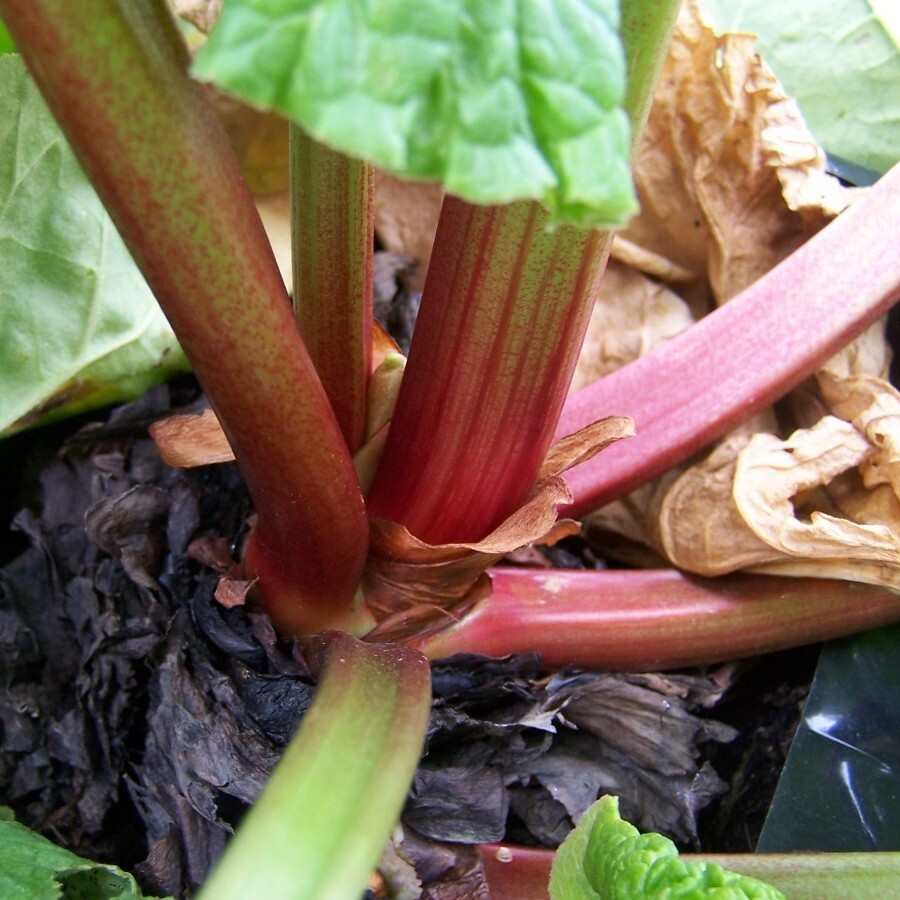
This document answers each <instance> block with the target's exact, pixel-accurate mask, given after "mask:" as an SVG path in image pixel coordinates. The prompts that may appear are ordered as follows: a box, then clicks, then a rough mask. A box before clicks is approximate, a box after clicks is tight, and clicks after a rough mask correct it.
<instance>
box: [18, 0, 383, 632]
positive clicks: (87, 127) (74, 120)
mask: <svg viewBox="0 0 900 900" xmlns="http://www.w3.org/2000/svg"><path fill="white" fill-rule="evenodd" d="M0 14H2V16H3V19H4V21H5V23H6V25H7V27H8V28H9V30H10V33H11V34H12V35H13V38H14V39H15V41H16V44H17V45H18V47H19V49H20V50H21V52H22V55H23V57H24V58H25V62H26V63H27V65H28V67H29V69H30V70H31V72H32V73H33V75H34V77H35V80H36V81H37V83H38V85H39V87H40V89H41V91H42V93H43V94H44V96H45V98H46V99H47V102H48V104H49V106H50V108H51V110H52V112H53V114H54V115H55V116H56V118H57V120H58V121H59V123H60V125H61V127H62V130H63V132H64V133H65V134H66V136H67V138H68V139H69V141H70V143H71V144H72V147H73V149H74V151H75V153H76V155H77V157H78V159H79V161H80V162H81V164H82V166H83V167H84V168H85V170H86V172H87V174H88V176H89V178H90V179H91V181H92V183H93V185H94V187H95V188H96V190H97V193H98V194H99V195H100V197H101V199H102V200H103V202H104V204H105V206H106V207H107V209H108V210H109V212H110V214H111V215H112V217H113V220H114V221H115V223H116V226H117V228H118V229H119V231H120V232H121V234H122V236H123V238H124V240H125V242H126V244H127V245H128V247H129V249H130V251H131V253H132V255H133V256H134V258H135V260H136V262H137V263H138V266H139V267H140V269H141V271H142V272H143V274H144V276H145V278H146V279H147V282H148V284H149V285H150V286H151V288H152V290H153V292H154V294H155V295H156V297H157V299H158V300H159V302H160V305H161V306H162V307H163V310H164V312H165V314H166V316H167V317H168V319H169V321H170V322H171V323H172V326H173V328H174V330H175V333H176V335H177V336H178V339H179V341H180V342H181V345H182V346H183V348H184V350H185V353H186V355H187V356H188V358H189V360H190V362H191V364H192V366H193V368H194V371H195V372H196V374H197V376H198V378H199V379H200V382H201V384H202V385H203V387H204V388H205V390H206V392H207V394H208V396H209V397H210V400H211V402H212V404H213V406H214V408H215V410H216V413H217V414H218V416H219V419H220V421H221V422H222V424H223V427H224V429H225V432H226V434H227V435H228V439H229V441H230V443H231V445H232V447H233V449H234V451H235V455H236V457H237V459H238V462H239V463H240V466H241V469H242V471H243V473H244V475H245V477H246V480H247V484H248V486H249V488H250V492H251V494H252V496H253V501H254V504H255V506H256V510H257V513H258V516H259V522H258V526H257V528H256V530H255V532H254V534H253V537H252V539H251V542H250V544H249V547H248V553H247V560H248V564H249V566H250V567H252V568H253V569H254V570H256V571H257V572H258V573H259V575H260V581H261V587H262V588H263V592H264V595H265V599H266V601H267V603H268V607H269V611H270V612H271V613H272V616H273V618H274V619H275V621H276V622H277V623H278V624H279V625H281V626H282V627H289V628H291V629H294V630H313V629H317V628H322V627H326V626H327V625H329V624H331V623H335V622H342V621H346V617H347V615H348V608H349V605H350V603H351V601H352V598H353V596H354V592H355V590H356V587H357V585H358V582H359V573H360V571H361V569H362V565H363V561H364V557H365V553H366V547H367V528H366V520H365V511H364V507H363V501H362V496H361V493H360V490H359V486H358V483H357V481H356V477H355V474H354V472H353V468H352V464H351V461H350V455H349V453H348V451H347V447H346V445H345V443H344V441H343V438H342V437H341V433H340V429H339V428H338V425H337V422H336V421H335V418H334V415H333V413H332V412H331V409H330V407H329V404H328V399H327V397H326V396H325V393H324V391H323V389H322V386H321V383H320V382H319V379H318V377H317V376H316V373H315V370H314V368H313V365H312V362H311V361H310V359H309V355H308V353H307V352H306V350H305V348H304V345H303V341H302V339H301V338H300V335H299V332H298V329H297V326H296V323H295V322H294V319H293V316H292V314H291V309H290V302H289V299H288V297H287V294H286V292H285V290H284V286H283V284H282V281H281V277H280V275H279V272H278V268H277V266H276V264H275V260H274V257H273V255H272V252H271V249H270V247H269V244H268V240H267V238H266V236H265V232H264V231H263V228H262V224H261V222H260V220H259V216H258V215H257V213H256V210H255V208H254V205H253V202H252V199H251V198H250V196H249V194H248V192H247V190H246V188H245V186H244V184H243V181H242V179H241V176H240V171H239V167H238V164H237V162H236V160H235V159H234V156H233V154H232V153H231V150H230V149H229V147H228V144H227V141H226V139H225V136H224V133H223V131H222V129H221V128H220V126H219V124H218V122H217V120H216V118H215V115H214V113H213V111H212V109H211V107H210V106H209V104H208V101H207V100H206V97H205V94H204V92H203V91H202V89H201V88H200V86H198V85H196V84H194V83H193V82H192V81H191V80H190V79H189V78H188V77H187V75H186V74H185V66H186V65H187V53H186V50H185V48H184V46H183V43H182V42H181V39H180V37H179V35H178V31H177V28H176V26H175V24H174V22H173V20H172V19H171V16H170V14H169V12H168V10H167V8H166V5H165V3H164V0H0ZM273 434H277V438H275V437H273Z"/></svg>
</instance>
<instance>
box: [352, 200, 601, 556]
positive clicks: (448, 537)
mask: <svg viewBox="0 0 900 900" xmlns="http://www.w3.org/2000/svg"><path fill="white" fill-rule="evenodd" d="M547 226H548V219H547V215H546V213H544V212H543V211H542V210H541V208H540V207H539V206H538V205H537V204H536V203H532V202H520V203H514V204H511V205H509V206H473V205H472V204H470V203H466V202H465V201H463V200H459V199H457V198H453V197H448V198H447V199H446V200H445V201H444V206H443V209H442V211H441V217H440V221H439V224H438V231H437V235H436V237H435V248H436V250H437V253H436V255H432V257H431V263H430V266H429V269H428V276H427V280H426V284H425V291H424V294H423V299H422V307H421V310H420V312H419V318H418V319H417V321H416V330H415V335H414V337H413V341H412V346H411V347H410V354H409V361H408V363H407V366H406V373H405V374H404V376H403V383H402V385H401V388H400V396H399V398H398V401H397V407H396V410H395V412H394V417H393V419H392V420H391V428H390V431H389V433H388V440H387V445H386V447H385V452H384V456H383V458H382V461H381V465H380V468H379V470H378V474H377V475H376V478H375V483H374V485H373V486H372V490H371V492H370V494H369V497H368V502H369V508H370V510H371V512H372V513H373V514H374V515H377V516H379V517H381V518H384V519H390V520H392V521H395V522H399V523H400V524H402V525H405V526H406V528H407V529H408V530H409V531H411V532H412V533H413V534H414V535H415V536H416V537H418V538H420V539H421V540H424V541H425V542H427V543H431V544H440V543H449V542H451V541H468V540H478V539H480V538H483V537H484V536H485V534H487V533H488V532H489V531H491V530H492V529H493V527H494V526H495V525H497V524H499V522H501V521H502V520H503V519H505V518H506V517H507V516H508V515H509V514H510V513H511V512H512V511H513V510H514V509H516V508H517V507H518V506H519V505H520V504H521V503H522V501H523V500H524V498H525V495H526V494H527V493H528V491H529V490H530V488H531V487H532V485H533V484H534V479H535V476H536V474H537V471H538V469H539V468H540V465H541V463H542V462H543V459H544V456H545V455H546V452H547V449H548V447H549V445H550V440H551V438H552V437H553V431H554V423H555V422H556V421H557V418H558V416H559V413H560V411H561V409H562V404H563V402H564V398H565V392H566V390H567V387H568V384H569V382H570V381H571V376H572V371H573V368H574V365H575V363H576V361H577V356H578V348H579V347H580V346H581V341H582V338H583V335H584V330H585V328H586V327H587V320H588V317H589V314H590V309H591V306H592V304H593V299H594V297H595V295H596V291H597V287H598V284H599V280H600V278H601V276H602V274H603V269H604V267H605V265H606V258H607V254H608V250H609V235H608V233H605V232H604V233H601V232H597V231H587V230H584V229H576V228H574V227H572V226H568V227H561V228H559V229H558V230H556V231H555V232H550V231H548V229H547Z"/></svg>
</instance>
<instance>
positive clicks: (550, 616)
mask: <svg viewBox="0 0 900 900" xmlns="http://www.w3.org/2000/svg"><path fill="white" fill-rule="evenodd" d="M489 574H490V576H491V579H492V582H493V593H492V595H491V596H490V597H488V598H487V599H486V600H483V601H481V602H480V603H479V604H478V605H476V606H475V607H474V609H472V611H471V612H469V613H468V614H467V615H466V616H465V617H464V618H463V619H462V620H461V621H459V622H457V623H455V624H453V625H451V626H450V627H448V628H446V629H445V630H444V631H441V632H439V633H437V634H435V635H433V636H431V637H428V638H425V639H421V640H419V641H412V642H411V643H412V644H413V646H416V647H417V648H418V649H420V650H422V651H423V652H424V653H425V654H426V656H428V657H430V658H431V659H439V658H442V657H447V656H452V655H453V654H455V653H484V654H486V655H488V656H494V657H499V656H505V655H507V654H509V653H523V652H528V651H538V652H539V653H540V654H541V657H542V659H543V661H544V664H545V665H546V666H548V667H549V668H559V667H561V666H565V665H576V666H582V667H584V668H600V669H618V670H623V671H658V670H660V669H676V668H682V667H685V666H693V665H701V664H708V663H713V662H721V661H724V660H729V659H738V658H741V657H744V656H753V655H756V654H759V653H770V652H773V651H775V650H783V649H786V648H788V647H796V646H800V645H802V644H810V643H815V642H818V641H824V640H829V639H831V638H835V637H840V636H843V635H846V634H852V633H853V632H856V631H862V630H864V629H867V628H874V627H876V626H878V625H884V624H886V623H888V622H893V621H896V620H898V619H900V595H898V594H896V593H894V592H893V591H891V590H888V589H887V588H883V587H876V586H873V585H868V584H856V583H848V582H846V581H835V580H826V579H816V578H789V577H777V576H772V575H748V574H735V575H727V576H723V577H721V578H716V579H704V578H698V577H692V576H688V575H684V574H682V573H680V572H677V571H675V570H674V569H651V570H636V571H613V570H610V571H603V572H582V571H568V570H546V571H540V572H535V571H529V570H525V569H513V568H496V569H491V570H489Z"/></svg>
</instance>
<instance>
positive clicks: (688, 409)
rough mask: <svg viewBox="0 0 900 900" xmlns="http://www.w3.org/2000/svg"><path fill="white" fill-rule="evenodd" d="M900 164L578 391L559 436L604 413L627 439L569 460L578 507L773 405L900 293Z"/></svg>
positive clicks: (645, 476) (650, 474)
mask: <svg viewBox="0 0 900 900" xmlns="http://www.w3.org/2000/svg"><path fill="white" fill-rule="evenodd" d="M898 234H900V165H898V166H895V167H894V168H893V169H892V170H891V171H890V172H888V174H887V175H885V176H884V177H883V178H882V179H881V180H880V181H879V182H878V183H877V184H876V185H875V186H874V187H873V188H872V189H871V190H870V191H869V193H867V194H866V196H865V197H864V198H863V199H861V200H859V201H857V202H856V203H855V204H854V205H853V206H851V207H850V208H849V209H848V210H846V211H845V212H844V213H842V214H841V215H840V216H838V218H837V219H836V220H835V221H833V222H832V223H831V224H829V225H828V226H826V227H825V228H824V229H823V230H822V231H820V232H819V233H818V234H817V235H815V236H814V237H813V238H812V239H810V240H809V241H807V243H805V244H804V245H803V246H802V247H800V248H799V249H798V250H796V251H795V252H794V253H793V254H791V256H789V257H788V258H787V259H785V260H784V261H783V262H782V263H781V264H780V265H778V266H776V267H775V268H774V269H772V271H770V272H769V273H767V274H766V275H764V276H763V277H762V278H761V279H760V280H759V281H757V282H756V283H755V284H753V285H751V286H750V287H748V288H747V289H746V290H744V291H743V292H742V293H741V294H739V295H738V296H737V297H734V298H733V299H732V300H730V301H729V302H728V303H727V304H725V306H723V307H721V308H720V309H717V310H716V311H715V312H713V313H710V315H708V316H706V317H705V318H703V319H701V320H700V321H699V322H698V323H697V324H696V325H693V326H692V327H691V328H689V329H688V330H687V331H685V332H683V333H682V334H680V335H678V337H675V338H673V339H672V340H670V341H667V342H666V343H664V344H660V345H659V346H657V347H656V348H655V349H654V350H653V351H651V352H650V353H648V354H647V355H646V356H643V357H641V358H640V359H638V360H635V361H634V362H633V363H629V364H628V365H627V366H623V367H622V368H621V369H619V370H618V371H616V372H613V373H612V374H611V375H608V376H606V377H605V378H602V379H600V380H599V381H597V382H595V383H594V384H592V385H589V386H588V387H586V388H583V389H582V390H580V391H578V393H576V394H574V395H573V396H572V397H571V398H569V401H568V402H567V403H566V406H565V409H564V411H563V415H562V419H561V421H560V423H559V429H558V431H557V436H558V437H563V436H564V435H567V434H570V433H572V432H574V431H577V430H578V429H579V428H581V427H582V426H583V425H586V424H587V423H589V422H593V421H594V420H596V419H598V418H600V417H602V416H606V415H611V414H620V413H627V414H628V415H629V416H631V417H632V418H633V419H634V422H635V430H636V431H637V437H634V438H631V439H630V440H628V441H627V442H625V443H622V444H620V445H619V446H612V447H610V448H608V449H607V450H604V451H603V453H601V454H599V455H598V456H596V457H594V459H592V460H590V461H589V462H586V463H584V464H583V465H580V466H578V467H576V468H575V469H572V470H571V471H570V472H568V473H567V475H566V480H567V481H568V482H569V485H570V486H571V488H572V492H573V494H574V496H575V502H574V504H573V506H572V510H571V511H572V512H574V513H575V514H576V515H578V514H580V513H583V512H587V511H589V510H592V509H596V508H597V507H599V506H602V505H603V504H605V503H608V502H609V501H611V500H614V499H616V498H617V497H621V496H622V495H623V494H626V493H628V492H629V491H631V490H633V489H634V488H636V487H638V486H639V485H641V484H643V483H645V482H647V481H649V480H650V479H652V478H655V477H656V476H657V475H660V474H662V473H663V472H665V471H666V470H667V469H670V468H671V467H672V466H675V465H677V464H678V463H680V462H682V461H684V460H685V459H687V458H688V457H690V456H692V455H693V454H694V453H696V452H697V451H698V450H700V449H702V448H703V447H705V446H706V445H708V444H710V443H712V442H713V441H715V440H716V439H718V438H720V437H722V436H723V435H725V434H727V433H728V432H729V431H731V430H732V429H733V428H734V427H735V426H736V425H738V424H740V423H741V422H742V421H745V420H746V419H748V418H749V417H750V416H752V415H753V414H754V413H755V412H757V411H758V410H759V409H762V408H763V407H765V406H768V405H769V404H771V403H773V402H774V401H775V400H777V399H778V398H779V397H781V396H783V395H784V394H785V393H787V391H789V390H790V389H791V388H793V387H795V386H796V385H797V384H799V383H800V382H801V381H802V380H803V379H804V378H806V377H808V376H809V375H811V374H812V373H813V372H814V371H815V370H816V369H817V368H819V366H821V364H822V363H823V362H825V360H827V359H828V358H829V357H830V356H831V355H833V354H834V353H836V352H837V351H838V350H839V349H840V348H841V347H843V346H844V345H845V344H847V343H848V342H849V341H850V340H851V339H852V338H853V337H855V336H856V335H857V334H859V333H860V332H861V331H862V330H863V329H864V328H866V327H867V326H868V325H869V324H870V323H872V322H873V321H874V320H875V319H877V318H878V317H879V316H880V315H882V314H883V313H885V312H886V311H887V310H888V309H889V308H890V307H891V305H892V304H893V303H894V302H896V300H897V299H898V297H900V253H898V250H897V235H898Z"/></svg>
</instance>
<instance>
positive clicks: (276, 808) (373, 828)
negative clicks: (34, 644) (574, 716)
mask: <svg viewBox="0 0 900 900" xmlns="http://www.w3.org/2000/svg"><path fill="white" fill-rule="evenodd" d="M312 649H313V653H314V655H317V656H318V659H319V661H320V663H321V665H322V671H321V678H320V682H319V687H318V690H317V692H316V698H315V701H314V703H313V705H312V707H311V708H310V709H309V711H308V712H307V713H306V716H305V717H304V719H303V722H302V723H301V726H300V730H299V732H298V733H297V735H296V736H295V737H294V739H293V740H292V741H291V743H290V745H289V746H288V749H287V751H286V752H285V754H284V756H283V758H282V759H281V761H280V762H279V763H278V766H277V767H276V769H275V772H274V773H273V775H272V777H271V779H270V780H269V782H268V784H267V785H266V787H265V789H264V790H263V792H262V794H261V795H260V797H259V799H258V800H257V801H256V803H255V804H254V805H253V808H252V809H251V810H250V812H249V813H248V815H247V817H246V819H244V821H243V822H242V823H241V826H240V828H239V829H238V832H237V834H236V835H235V837H234V838H233V839H232V841H231V843H230V844H229V845H228V847H227V848H226V851H225V854H224V856H223V857H222V859H221V860H220V861H219V863H218V864H217V866H216V867H215V869H214V870H213V872H212V874H211V876H210V877H209V879H208V880H207V882H206V884H205V885H204V887H203V890H202V892H201V894H200V897H201V898H208V900H212V898H215V900H230V898H234V900H247V898H252V897H265V898H267V900H345V898H349V897H359V896H361V895H362V893H363V891H364V889H365V885H366V879H367V877H368V875H369V874H370V873H371V872H372V870H373V869H374V867H375V865H376V863H377V862H378V860H379V858H380V856H381V853H382V851H383V849H384V845H385V843H386V841H387V839H388V837H389V836H390V833H391V830H392V829H393V827H394V826H395V824H396V822H397V820H398V818H399V816H400V811H401V809H402V808H403V803H404V801H405V799H406V795H407V793H408V791H409V786H410V784H411V782H412V777H413V774H414V773H415V770H416V766H417V764H418V762H419V756H420V754H421V752H422V744H423V741H424V736H425V727H426V725H427V724H428V715H429V711H430V708H431V675H430V670H429V668H428V664H427V662H426V661H425V660H424V658H423V657H422V656H421V655H419V654H418V653H415V652H413V651H409V650H404V649H403V648H400V647H393V646H388V645H383V644H381V645H380V644H363V643H362V642H360V641H356V640H354V639H353V638H350V637H349V636H348V635H346V634H341V633H339V632H329V633H326V634H325V635H322V636H320V637H319V638H316V639H314V646H313V648H312Z"/></svg>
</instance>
